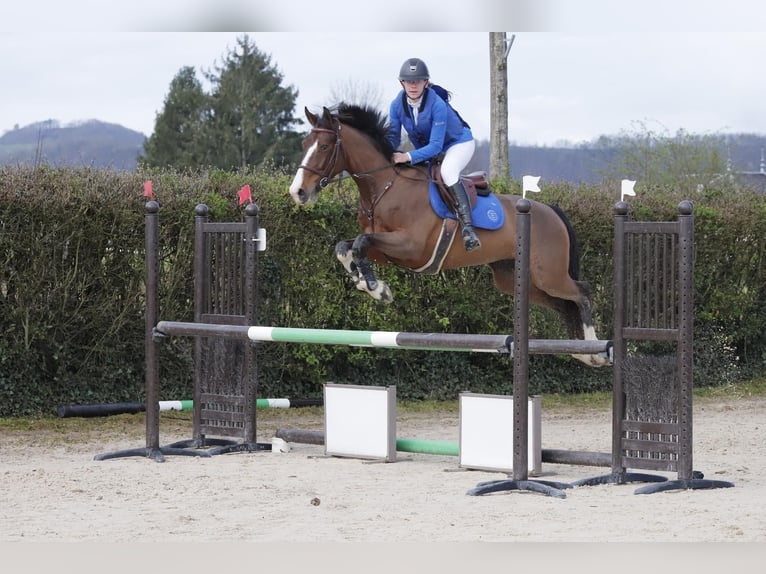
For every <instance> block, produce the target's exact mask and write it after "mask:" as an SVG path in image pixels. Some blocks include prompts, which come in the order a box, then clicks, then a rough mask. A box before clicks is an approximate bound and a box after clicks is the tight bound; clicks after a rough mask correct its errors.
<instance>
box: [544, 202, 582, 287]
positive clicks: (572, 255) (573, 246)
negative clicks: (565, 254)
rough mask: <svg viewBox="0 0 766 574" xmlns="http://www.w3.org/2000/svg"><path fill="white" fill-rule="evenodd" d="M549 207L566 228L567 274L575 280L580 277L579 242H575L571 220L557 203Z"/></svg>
mask: <svg viewBox="0 0 766 574" xmlns="http://www.w3.org/2000/svg"><path fill="white" fill-rule="evenodd" d="M550 207H551V209H553V211H555V212H556V215H558V216H559V218H561V221H563V222H564V226H565V227H566V228H567V235H569V276H570V277H571V278H572V279H574V280H575V281H577V280H579V279H580V244H579V243H578V242H577V237H576V236H575V232H574V228H573V227H572V222H571V221H569V218H568V217H567V216H566V214H565V213H564V211H563V210H562V209H561V208H560V207H559V206H558V205H556V204H552V205H551V206H550Z"/></svg>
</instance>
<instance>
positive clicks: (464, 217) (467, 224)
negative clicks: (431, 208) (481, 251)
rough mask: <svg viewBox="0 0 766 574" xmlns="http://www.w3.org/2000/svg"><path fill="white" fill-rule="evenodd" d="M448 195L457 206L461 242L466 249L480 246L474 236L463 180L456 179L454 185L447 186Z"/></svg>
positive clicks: (470, 249)
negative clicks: (461, 225) (460, 227)
mask: <svg viewBox="0 0 766 574" xmlns="http://www.w3.org/2000/svg"><path fill="white" fill-rule="evenodd" d="M448 189H449V192H450V195H452V199H454V200H455V206H456V208H457V215H458V217H459V218H460V222H461V223H462V224H463V232H462V236H463V243H464V244H465V250H466V251H473V250H474V249H478V248H480V247H481V241H479V238H478V237H477V236H476V231H475V230H474V228H473V218H472V217H471V204H470V202H469V201H468V193H467V192H466V190H465V187H463V182H461V181H458V182H457V183H456V184H455V185H450V186H449V188H448Z"/></svg>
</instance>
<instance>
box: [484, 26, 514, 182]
mask: <svg viewBox="0 0 766 574" xmlns="http://www.w3.org/2000/svg"><path fill="white" fill-rule="evenodd" d="M515 38H516V35H515V34H512V35H511V38H510V39H508V38H507V37H506V33H505V32H490V33H489V84H490V88H489V94H490V108H489V110H490V131H489V177H490V178H491V179H504V180H510V179H511V164H510V160H509V159H508V63H507V60H508V53H509V52H510V51H511V46H513V40H514V39H515Z"/></svg>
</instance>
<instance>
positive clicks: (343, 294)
mask: <svg viewBox="0 0 766 574" xmlns="http://www.w3.org/2000/svg"><path fill="white" fill-rule="evenodd" d="M291 177H292V176H291V174H285V173H280V172H278V171H272V170H269V171H259V172H247V171H243V172H238V173H227V172H220V171H209V172H200V173H180V172H172V171H145V172H137V173H116V172H111V171H106V170H93V169H76V170H73V169H49V168H37V169H34V168H21V167H19V168H16V167H5V168H1V169H0V223H1V224H2V228H0V229H2V232H1V233H0V242H1V243H2V253H3V262H2V267H1V268H0V328H2V337H1V338H0V367H1V368H0V416H26V415H39V414H51V413H53V412H55V408H56V406H57V405H60V404H84V403H100V402H117V401H137V400H143V396H144V382H143V359H144V315H143V311H144V292H143V289H144V284H143V281H144V232H143V227H144V224H143V221H144V205H145V198H144V197H143V195H142V191H143V182H144V181H145V180H147V179H151V180H152V181H153V186H154V192H155V195H156V199H157V201H158V202H159V203H160V233H161V237H160V246H161V272H162V274H161V284H160V292H161V293H160V307H161V311H160V316H161V318H162V319H166V320H179V321H182V320H191V317H192V278H191V265H192V243H193V232H194V207H195V205H197V204H198V203H205V204H207V205H208V206H210V208H211V212H212V219H213V220H216V221H238V220H241V218H242V217H243V213H242V211H243V210H242V208H241V207H239V206H238V205H237V190H239V188H240V187H241V186H242V185H244V184H246V183H247V184H250V185H251V187H252V189H253V197H254V199H255V202H256V203H257V204H258V205H259V207H260V223H261V225H262V226H263V227H264V228H266V230H267V232H268V249H267V251H266V252H264V253H262V254H261V255H260V265H259V278H258V279H259V299H258V317H259V321H258V322H259V323H261V324H264V325H276V326H286V327H316V328H332V329H374V330H395V331H413V332H452V333H510V332H512V329H513V302H512V300H511V299H510V298H509V297H507V296H505V295H503V294H501V293H499V292H498V291H496V290H495V288H494V286H493V284H492V279H491V273H490V271H489V269H488V268H485V267H481V268H468V269H461V270H450V271H445V272H443V273H440V274H439V275H436V276H418V275H415V274H412V273H409V272H406V271H402V270H399V269H395V268H392V267H379V268H378V269H377V271H378V274H379V275H380V277H381V278H384V279H385V280H386V281H388V282H389V284H390V285H391V288H392V290H393V293H394V302H393V303H392V304H391V305H384V304H381V303H378V302H376V301H373V300H372V299H371V298H370V297H369V296H367V295H365V294H363V293H361V292H359V291H357V290H356V289H355V288H354V286H353V285H352V284H351V281H350V280H349V279H348V278H347V277H346V274H345V271H344V270H343V269H342V267H341V265H340V264H339V263H338V262H337V260H336V259H335V255H334V247H335V244H336V243H337V242H338V241H339V240H340V239H346V238H350V237H353V236H355V235H356V234H357V233H358V231H357V228H356V192H355V189H354V187H353V184H352V183H350V182H344V183H343V184H342V185H341V186H332V187H331V188H328V189H327V190H326V191H325V192H324V194H323V196H322V197H321V198H320V201H319V202H318V203H316V204H315V205H313V206H311V207H309V208H298V207H296V206H295V205H294V204H293V202H292V201H291V200H290V199H289V197H288V195H287V191H286V190H287V187H288V186H289V183H290V179H291ZM511 187H512V186H511ZM509 191H514V190H513V189H510V190H509ZM535 199H539V200H541V201H545V202H548V203H558V204H559V205H560V206H561V207H562V208H563V209H564V210H565V211H566V213H567V214H568V215H569V217H570V219H571V220H572V222H573V224H574V227H575V229H576V231H577V233H578V237H579V240H580V243H581V250H582V271H583V272H582V275H583V278H584V279H586V280H588V281H589V282H590V283H591V284H592V286H593V290H594V304H595V317H594V319H595V322H596V328H597V332H598V334H599V336H600V337H601V338H609V337H611V335H612V333H611V330H610V326H611V320H612V308H611V305H612V262H611V260H612V253H611V248H612V233H613V206H614V203H615V200H616V197H615V193H614V191H613V190H611V189H610V188H609V187H608V186H603V187H601V186H594V187H573V186H567V185H560V186H551V187H546V189H545V190H544V192H543V193H542V194H540V195H539V196H537V195H536V196H535ZM682 199H687V198H685V197H680V196H677V195H676V194H675V193H673V192H672V191H671V190H666V189H656V190H647V191H645V192H643V193H641V195H640V197H639V198H633V201H632V202H631V203H632V214H631V215H632V216H633V217H634V218H636V219H643V220H673V219H675V218H676V215H677V206H678V203H679V202H680V201H681V200H682ZM688 199H693V200H694V202H695V214H696V220H695V221H696V222H695V233H696V239H697V245H696V265H697V267H696V273H695V287H696V293H695V307H696V309H695V311H696V316H695V337H696V342H695V345H696V348H697V352H696V362H695V380H696V384H698V385H715V384H723V383H730V382H733V381H736V380H738V379H739V378H742V377H748V376H751V375H752V374H753V373H759V372H760V371H762V369H763V367H764V365H765V364H766V340H765V338H764V333H765V332H766V329H765V328H764V327H766V325H765V324H764V323H766V308H764V306H765V305H766V303H764V295H765V294H766V293H764V290H766V266H765V265H764V256H763V253H764V251H765V250H764V245H763V243H764V237H765V232H766V201H765V198H764V197H763V196H758V195H754V194H753V195H750V194H742V193H740V194H733V193H727V194H724V193H722V192H715V191H713V192H706V195H704V196H699V197H694V198H688ZM531 326H532V330H533V335H534V336H535V337H563V336H564V331H563V329H562V326H561V325H560V324H559V323H558V321H557V320H556V318H555V317H554V316H553V315H552V313H551V312H549V311H546V310H541V309H537V308H534V309H533V310H532V315H531ZM190 349H191V346H190V342H189V341H188V340H184V339H181V338H178V339H171V340H169V341H166V342H164V343H163V345H162V349H161V381H162V388H161V398H162V399H178V398H190V397H191V393H192V390H191V350H190ZM258 362H259V375H260V377H259V380H260V390H259V394H260V395H261V396H321V392H322V384H323V383H324V382H326V381H335V382H346V383H362V384H377V385H397V394H398V396H399V397H400V398H402V399H425V398H429V399H449V398H455V397H456V395H457V393H458V392H459V391H463V390H469V391H474V392H487V393H510V392H511V368H510V362H509V361H508V358H507V357H504V356H500V355H490V354H468V353H428V352H416V351H412V352H402V351H394V350H386V349H359V348H352V347H340V346H338V347H334V346H319V345H300V344H280V345H270V344H262V345H259V347H258ZM530 375H531V391H532V392H534V393H552V392H559V393H575V392H583V391H591V390H607V389H608V388H609V386H610V384H611V370H610V369H609V368H605V369H591V368H588V367H586V366H584V365H582V364H581V363H579V362H578V361H575V360H574V359H571V358H569V357H545V356H533V357H532V358H531V369H530Z"/></svg>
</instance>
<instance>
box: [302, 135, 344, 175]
mask: <svg viewBox="0 0 766 574" xmlns="http://www.w3.org/2000/svg"><path fill="white" fill-rule="evenodd" d="M340 128H341V125H340V124H338V129H337V131H336V130H331V129H328V128H311V133H312V134H313V133H320V132H322V133H328V134H332V135H334V136H335V147H333V150H332V155H330V157H329V159H328V160H327V164H326V165H325V166H324V168H323V169H321V170H320V169H315V168H313V167H311V166H308V165H300V166H298V169H305V170H306V171H310V172H311V173H314V174H316V175H318V176H319V183H318V184H317V185H318V186H319V189H324V188H325V187H327V186H328V185H330V182H331V181H332V175H331V174H332V172H333V170H335V164H336V163H338V154H339V153H340V146H341V143H342V142H343V140H342V138H341V137H340Z"/></svg>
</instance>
